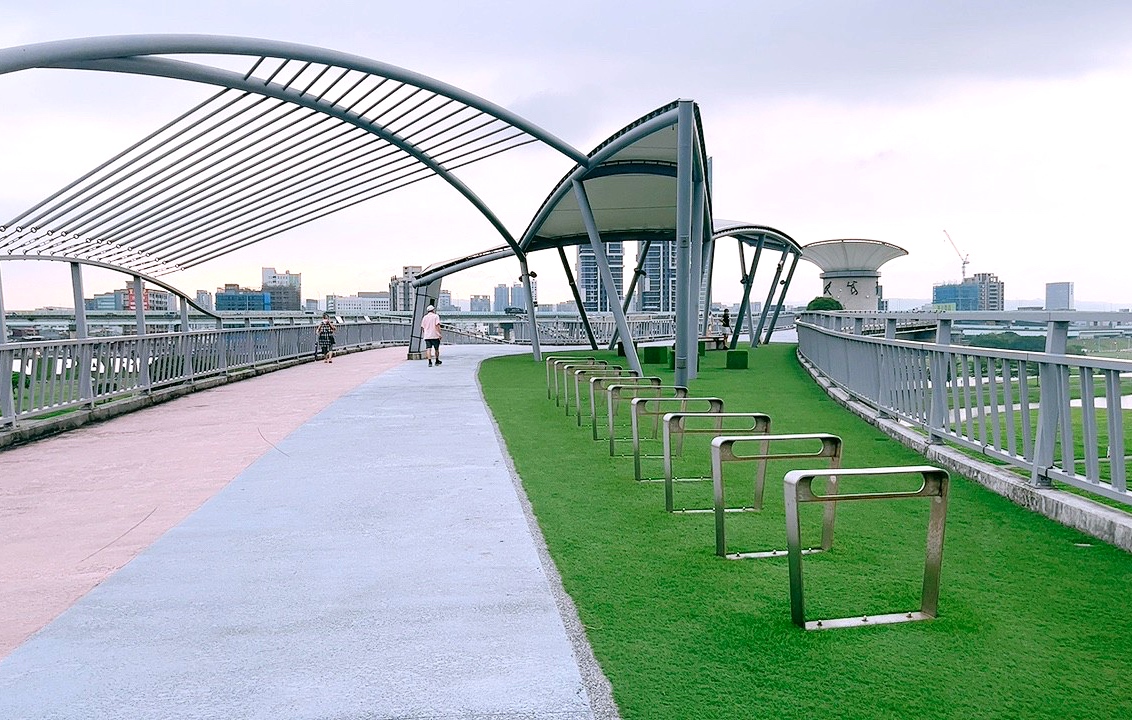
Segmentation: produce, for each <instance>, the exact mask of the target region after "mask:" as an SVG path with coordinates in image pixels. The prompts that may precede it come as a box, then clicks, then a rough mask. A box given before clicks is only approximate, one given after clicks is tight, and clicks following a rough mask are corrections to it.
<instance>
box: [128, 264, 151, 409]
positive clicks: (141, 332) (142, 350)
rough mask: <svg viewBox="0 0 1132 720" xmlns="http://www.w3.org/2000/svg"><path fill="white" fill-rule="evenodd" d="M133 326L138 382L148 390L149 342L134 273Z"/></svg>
mask: <svg viewBox="0 0 1132 720" xmlns="http://www.w3.org/2000/svg"><path fill="white" fill-rule="evenodd" d="M131 282H132V284H133V286H134V327H135V328H136V330H135V331H136V332H137V335H138V384H139V385H141V386H142V387H143V388H145V390H146V391H147V392H148V391H149V385H150V377H149V343H148V342H147V341H146V339H145V335H146V332H145V301H144V298H145V296H144V295H143V294H142V293H143V292H144V287H143V286H142V279H141V276H140V275H134V279H133V280H132V281H131Z"/></svg>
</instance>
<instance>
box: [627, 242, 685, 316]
mask: <svg viewBox="0 0 1132 720" xmlns="http://www.w3.org/2000/svg"><path fill="white" fill-rule="evenodd" d="M644 247H645V244H644V243H637V263H638V264H640V262H641V250H642V249H643V248H644ZM641 270H643V271H644V273H645V276H644V277H642V278H640V279H639V280H638V281H637V293H636V295H637V308H638V309H639V310H640V311H641V312H673V311H674V310H675V309H676V244H675V243H671V242H654V243H652V244H651V245H649V249H648V252H647V253H646V254H645V262H644V264H643V265H641Z"/></svg>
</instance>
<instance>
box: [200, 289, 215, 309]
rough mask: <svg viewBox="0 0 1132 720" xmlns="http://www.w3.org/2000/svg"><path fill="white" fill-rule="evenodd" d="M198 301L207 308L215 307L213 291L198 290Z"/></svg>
mask: <svg viewBox="0 0 1132 720" xmlns="http://www.w3.org/2000/svg"><path fill="white" fill-rule="evenodd" d="M196 301H197V305H200V306H201V307H202V308H204V309H205V310H211V309H212V308H213V304H212V293H210V292H209V291H207V290H197V297H196Z"/></svg>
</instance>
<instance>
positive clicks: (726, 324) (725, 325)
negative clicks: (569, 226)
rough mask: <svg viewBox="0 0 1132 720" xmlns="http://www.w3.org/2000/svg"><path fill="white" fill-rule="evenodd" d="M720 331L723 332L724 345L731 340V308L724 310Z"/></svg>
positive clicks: (720, 320)
mask: <svg viewBox="0 0 1132 720" xmlns="http://www.w3.org/2000/svg"><path fill="white" fill-rule="evenodd" d="M719 325H720V329H721V330H722V331H723V344H724V345H727V341H728V340H729V339H730V338H731V308H723V317H722V318H720V319H719Z"/></svg>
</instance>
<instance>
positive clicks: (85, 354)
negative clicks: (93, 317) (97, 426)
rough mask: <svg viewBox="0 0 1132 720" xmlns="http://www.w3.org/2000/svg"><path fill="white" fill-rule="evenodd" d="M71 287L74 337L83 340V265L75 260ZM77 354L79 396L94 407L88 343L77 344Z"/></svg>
mask: <svg viewBox="0 0 1132 720" xmlns="http://www.w3.org/2000/svg"><path fill="white" fill-rule="evenodd" d="M71 289H72V290H73V291H74V294H75V337H76V338H78V339H79V340H84V341H85V340H87V338H88V337H89V334H88V332H87V326H86V302H85V300H84V298H83V266H82V265H80V264H79V263H75V262H73V263H71ZM78 354H79V358H78V367H77V368H76V372H77V373H78V376H79V377H78V380H79V398H81V399H83V400H89V401H90V405H91V407H94V387H93V383H92V382H91V377H90V364H91V350H90V343H88V342H83V343H82V344H81V345H79V353H78Z"/></svg>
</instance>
